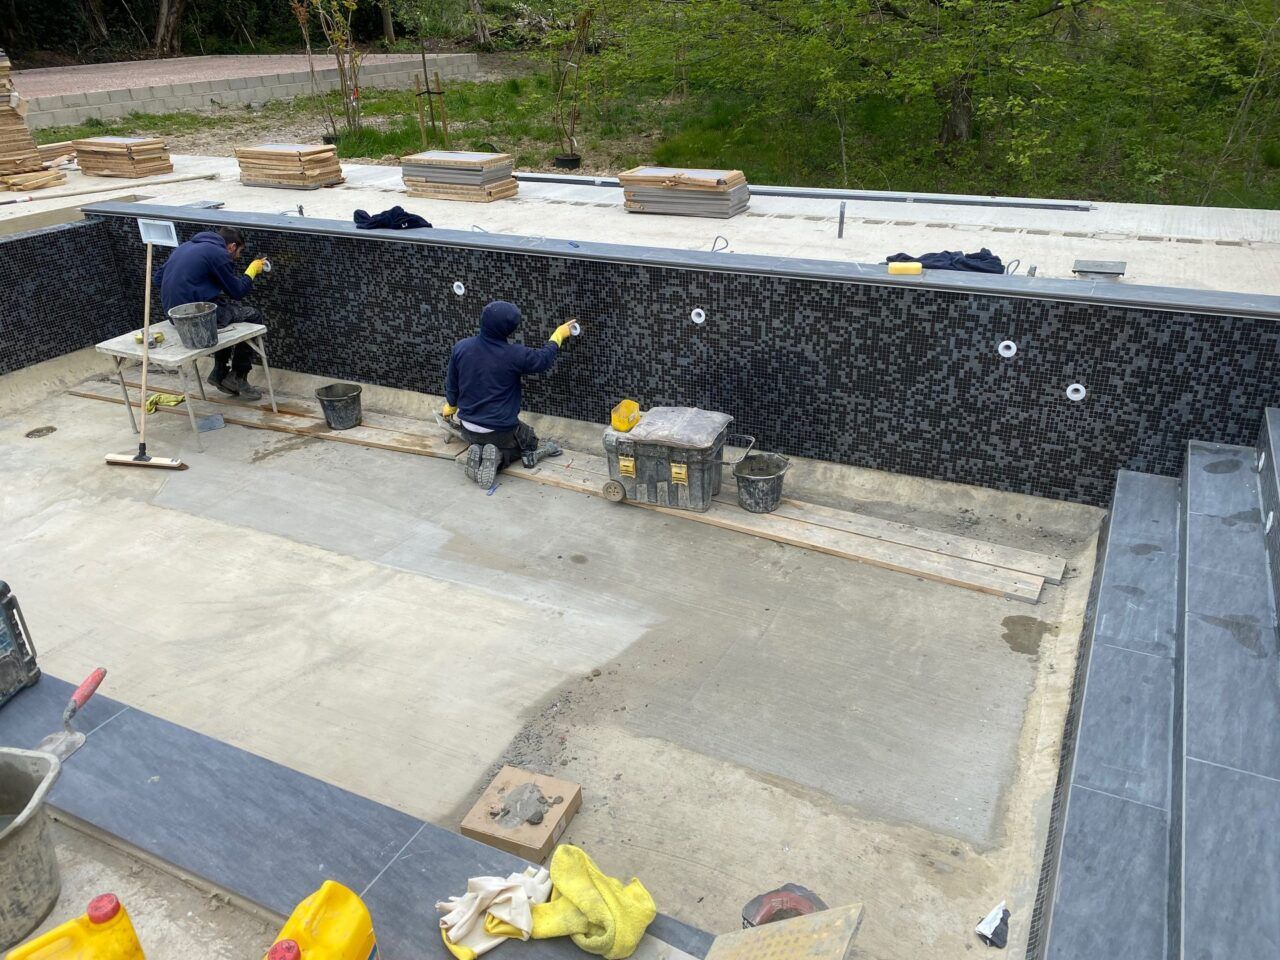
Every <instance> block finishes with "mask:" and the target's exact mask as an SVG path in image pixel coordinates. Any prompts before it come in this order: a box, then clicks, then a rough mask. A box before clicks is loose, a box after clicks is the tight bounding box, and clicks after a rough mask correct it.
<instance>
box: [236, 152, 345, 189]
mask: <svg viewBox="0 0 1280 960" xmlns="http://www.w3.org/2000/svg"><path fill="white" fill-rule="evenodd" d="M236 160H238V161H239V162H240V182H241V183H243V184H246V185H248V186H250V187H287V188H289V189H293V190H318V189H319V188H320V187H331V186H333V185H334V184H337V183H342V179H343V178H342V167H341V165H340V164H339V163H338V148H337V147H335V146H332V145H330V144H308V143H261V144H259V145H258V146H256V147H236Z"/></svg>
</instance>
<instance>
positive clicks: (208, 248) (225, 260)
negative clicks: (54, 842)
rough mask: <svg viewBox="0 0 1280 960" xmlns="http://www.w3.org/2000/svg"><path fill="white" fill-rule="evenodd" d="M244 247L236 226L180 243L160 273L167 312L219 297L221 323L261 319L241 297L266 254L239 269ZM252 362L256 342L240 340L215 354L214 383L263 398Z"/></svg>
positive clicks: (248, 290)
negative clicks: (254, 382)
mask: <svg viewBox="0 0 1280 960" xmlns="http://www.w3.org/2000/svg"><path fill="white" fill-rule="evenodd" d="M242 253H244V237H243V236H242V235H241V234H240V231H239V230H237V229H236V228H235V227H219V228H218V229H217V230H202V231H201V232H200V233H197V234H196V235H195V236H194V237H192V238H191V239H190V240H188V241H187V242H186V243H183V244H180V245H179V246H178V247H177V248H176V249H175V250H174V251H173V253H171V254H169V259H167V260H166V261H165V262H164V263H162V264H160V266H159V268H157V270H156V273H155V278H154V279H155V282H156V284H157V285H158V286H159V287H160V302H161V303H163V304H164V309H165V313H168V312H169V311H170V310H172V309H173V308H174V307H179V306H182V304H184V303H200V302H206V303H216V304H217V305H218V318H217V319H218V327H219V329H221V328H222V327H225V326H228V325H229V324H232V323H261V322H262V314H260V313H259V312H258V311H257V310H256V309H254V308H253V307H250V306H246V305H245V304H243V303H239V302H237V301H240V300H243V299H244V298H245V297H247V296H248V295H249V294H250V293H252V292H253V281H254V280H256V279H257V277H258V274H260V273H261V272H262V268H263V266H264V265H265V264H266V260H263V259H258V260H254V261H253V262H252V263H250V264H249V268H248V269H247V270H245V271H244V273H240V272H239V271H238V270H236V267H235V262H236V261H237V260H239V259H240V255H241V254H242ZM252 367H253V348H252V347H250V346H249V344H247V343H243V342H241V343H237V344H236V345H235V346H234V347H227V348H226V349H225V350H219V351H218V352H217V353H215V354H214V355H213V369H212V370H211V371H210V372H209V383H210V384H211V385H212V386H215V387H217V388H218V389H219V390H221V391H222V392H223V393H225V394H229V395H231V396H240V397H241V398H243V399H245V400H260V399H261V398H262V391H261V390H259V389H258V388H257V387H255V386H253V385H252V384H250V383H249V371H250V369H252Z"/></svg>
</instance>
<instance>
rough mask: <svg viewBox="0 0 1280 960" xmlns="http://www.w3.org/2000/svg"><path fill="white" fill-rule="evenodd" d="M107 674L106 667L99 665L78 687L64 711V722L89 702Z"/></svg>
mask: <svg viewBox="0 0 1280 960" xmlns="http://www.w3.org/2000/svg"><path fill="white" fill-rule="evenodd" d="M106 676H107V671H106V669H105V668H104V667H98V669H97V670H95V671H93V673H91V674H89V676H88V677H87V678H86V679H85V681H84V683H82V684H80V686H78V687H76V692H75V693H73V694H72V695H71V702H70V703H68V704H67V709H66V710H63V711H62V722H63V723H66V722H68V721H69V720H71V718H72V717H74V716H75V715H76V714H77V713H79V712H80V708H81V707H83V706H84V705H85V704H86V703H88V702H89V698H90V697H92V696H93V695H94V694H95V693H97V691H98V687H99V686H100V685H101V684H102V681H103V680H105V679H106Z"/></svg>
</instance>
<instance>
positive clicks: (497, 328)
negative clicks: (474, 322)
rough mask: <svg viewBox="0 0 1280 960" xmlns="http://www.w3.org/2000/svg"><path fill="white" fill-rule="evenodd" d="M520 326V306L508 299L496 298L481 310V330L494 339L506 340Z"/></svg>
mask: <svg viewBox="0 0 1280 960" xmlns="http://www.w3.org/2000/svg"><path fill="white" fill-rule="evenodd" d="M518 326H520V308H519V307H517V306H516V305H515V304H514V303H508V302H507V301H506V300H495V301H493V303H490V304H488V305H486V306H485V308H484V309H483V310H481V311H480V332H481V333H482V334H484V335H485V336H486V337H491V338H493V339H494V340H505V339H507V337H509V336H511V334H512V333H514V332H515V329H516V327H518Z"/></svg>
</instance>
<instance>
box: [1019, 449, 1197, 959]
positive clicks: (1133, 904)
mask: <svg viewBox="0 0 1280 960" xmlns="http://www.w3.org/2000/svg"><path fill="white" fill-rule="evenodd" d="M1181 513H1182V485H1181V484H1180V483H1179V481H1178V480H1176V479H1174V478H1170V477H1157V476H1151V475H1147V474H1140V473H1132V472H1128V471H1121V472H1120V473H1119V474H1118V475H1117V477H1116V488H1115V496H1114V499H1113V502H1112V506H1111V512H1110V518H1109V521H1108V526H1107V533H1106V542H1105V544H1104V545H1103V548H1102V559H1101V562H1100V566H1099V569H1098V571H1097V573H1096V576H1097V578H1098V579H1097V584H1096V597H1095V599H1094V603H1093V612H1092V616H1091V618H1090V621H1089V624H1090V628H1089V632H1088V636H1087V637H1086V646H1085V654H1084V659H1083V660H1082V662H1081V665H1080V670H1082V671H1084V673H1083V686H1082V689H1081V693H1080V699H1079V707H1078V719H1077V721H1076V728H1075V746H1074V752H1073V755H1072V757H1071V759H1070V761H1069V762H1070V768H1069V777H1068V779H1067V781H1066V783H1065V785H1064V787H1063V790H1064V795H1063V799H1062V801H1061V802H1062V804H1063V808H1064V809H1063V813H1062V815H1061V822H1062V827H1061V830H1062V836H1061V840H1060V844H1059V846H1058V848H1057V859H1056V863H1055V864H1053V866H1052V869H1053V870H1054V871H1055V872H1054V876H1053V881H1052V884H1051V887H1050V889H1051V893H1050V894H1049V896H1050V902H1049V907H1048V911H1049V912H1048V917H1049V922H1048V930H1047V934H1046V935H1045V936H1046V938H1045V940H1044V942H1043V949H1042V950H1041V952H1040V953H1039V957H1041V958H1044V957H1049V958H1053V960H1094V958H1096V957H1098V956H1124V957H1126V958H1134V960H1165V957H1166V941H1167V938H1168V900H1169V824H1170V811H1171V800H1170V796H1171V794H1170V782H1171V776H1172V758H1173V736H1174V712H1173V710H1174V702H1175V701H1174V689H1175V684H1174V676H1175V670H1174V660H1173V657H1174V655H1175V652H1176V639H1177V633H1176V631H1177V624H1178V616H1179V593H1178V578H1179V571H1180V567H1181V537H1180V533H1179V531H1180V528H1181Z"/></svg>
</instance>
